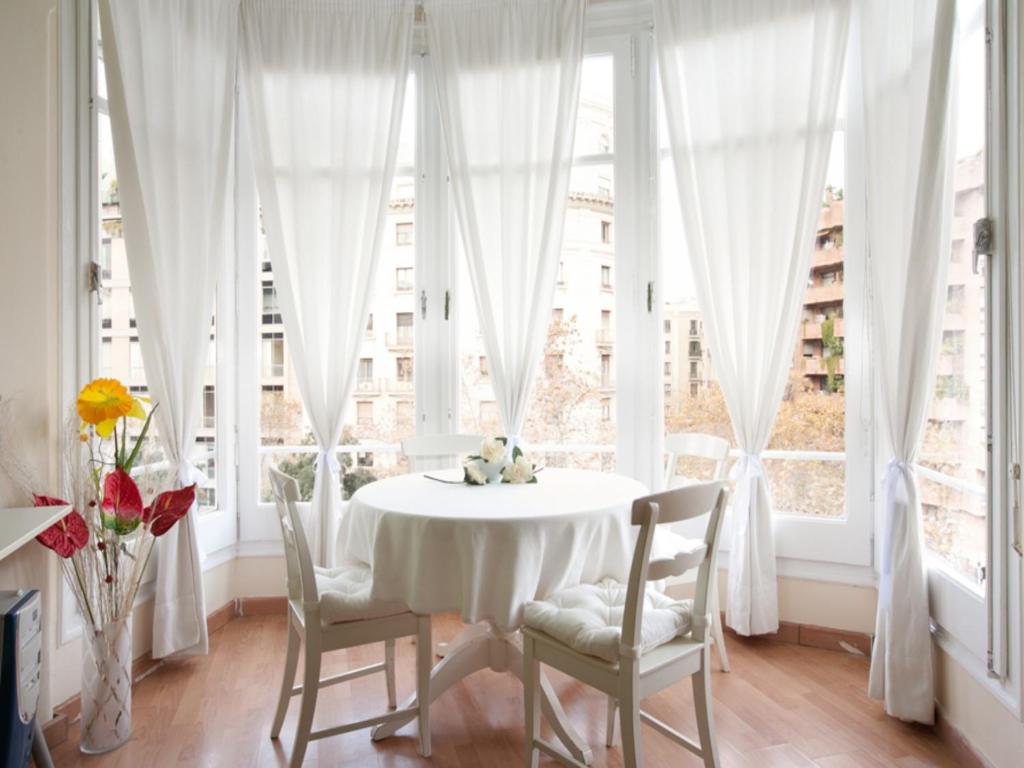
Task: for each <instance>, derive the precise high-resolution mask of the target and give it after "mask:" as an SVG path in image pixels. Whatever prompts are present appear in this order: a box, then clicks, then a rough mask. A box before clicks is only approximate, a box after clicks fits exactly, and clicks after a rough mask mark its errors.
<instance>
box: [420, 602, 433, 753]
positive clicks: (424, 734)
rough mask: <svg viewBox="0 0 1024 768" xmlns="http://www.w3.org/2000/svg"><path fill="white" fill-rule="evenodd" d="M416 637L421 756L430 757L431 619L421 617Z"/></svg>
mask: <svg viewBox="0 0 1024 768" xmlns="http://www.w3.org/2000/svg"><path fill="white" fill-rule="evenodd" d="M418 625H419V631H418V632H417V635H416V705H417V708H418V709H419V729H420V754H421V755H423V757H430V673H431V672H432V671H433V670H432V668H431V664H430V662H431V661H432V655H433V647H434V645H433V642H432V641H431V639H430V617H429V616H420V617H419V621H418Z"/></svg>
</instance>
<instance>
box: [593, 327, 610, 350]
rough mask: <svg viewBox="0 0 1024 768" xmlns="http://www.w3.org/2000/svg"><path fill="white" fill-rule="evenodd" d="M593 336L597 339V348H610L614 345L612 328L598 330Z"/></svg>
mask: <svg viewBox="0 0 1024 768" xmlns="http://www.w3.org/2000/svg"><path fill="white" fill-rule="evenodd" d="M594 335H595V337H596V338H597V345H598V346H599V347H610V346H611V345H612V344H614V343H615V329H614V328H599V329H598V330H597V331H596V332H595V334H594Z"/></svg>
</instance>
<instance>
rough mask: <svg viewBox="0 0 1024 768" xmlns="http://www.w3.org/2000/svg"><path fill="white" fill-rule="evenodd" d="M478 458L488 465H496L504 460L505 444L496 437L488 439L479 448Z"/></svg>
mask: <svg viewBox="0 0 1024 768" xmlns="http://www.w3.org/2000/svg"><path fill="white" fill-rule="evenodd" d="M480 458H481V459H483V460H484V461H486V462H488V463H490V464H497V463H498V462H499V461H501V460H502V459H504V458H505V444H504V443H503V442H501V440H499V439H498V438H496V437H489V438H487V439H486V440H484V442H483V445H481V446H480Z"/></svg>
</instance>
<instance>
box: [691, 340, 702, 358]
mask: <svg viewBox="0 0 1024 768" xmlns="http://www.w3.org/2000/svg"><path fill="white" fill-rule="evenodd" d="M689 349H690V357H700V342H699V341H691V342H690V346H689Z"/></svg>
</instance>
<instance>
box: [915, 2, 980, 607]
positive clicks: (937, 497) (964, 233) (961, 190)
mask: <svg viewBox="0 0 1024 768" xmlns="http://www.w3.org/2000/svg"><path fill="white" fill-rule="evenodd" d="M957 13H958V16H959V23H960V29H959V34H960V43H959V60H958V69H957V72H956V82H957V88H958V96H957V101H956V102H955V103H956V107H955V108H956V112H955V113H954V117H955V119H956V121H957V150H956V166H955V168H954V171H953V227H952V230H953V244H952V250H951V252H950V263H949V276H948V285H947V289H946V310H945V314H944V315H943V319H942V342H941V346H940V348H939V352H938V361H937V364H936V370H935V393H934V396H933V399H932V403H931V406H930V409H929V412H928V425H927V428H926V430H925V437H924V446H923V448H922V451H921V457H920V460H919V463H920V465H921V466H923V467H924V468H925V471H926V472H927V474H926V476H924V477H922V478H921V505H922V512H923V515H924V535H925V542H926V544H927V546H928V549H929V550H930V551H931V552H932V553H934V554H935V555H937V556H938V557H940V558H941V559H942V560H943V561H944V562H945V563H946V564H947V565H949V566H950V567H951V568H952V569H953V570H954V571H955V572H956V573H958V574H959V575H960V576H962V577H963V578H964V579H965V580H966V581H967V583H968V584H971V585H973V586H976V587H979V588H980V586H981V583H982V577H981V574H982V569H983V567H984V565H985V564H986V562H987V521H986V516H987V514H988V499H987V472H988V448H987V439H986V432H987V428H986V424H987V409H988V403H987V369H986V364H987V361H986V358H987V354H988V345H987V339H986V323H987V318H986V314H985V312H986V307H985V304H986V302H985V297H986V292H987V286H986V282H985V281H986V275H985V260H984V259H981V260H979V262H978V270H977V272H975V271H974V264H973V259H972V255H971V250H972V246H973V242H972V228H973V225H974V222H975V221H976V220H977V219H980V218H982V217H984V216H985V213H986V196H985V195H986V191H985V184H986V180H985V170H986V169H985V162H986V160H985V131H986V121H985V61H986V51H985V24H984V13H985V3H984V1H983V0H958V8H957ZM929 470H930V471H929Z"/></svg>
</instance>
